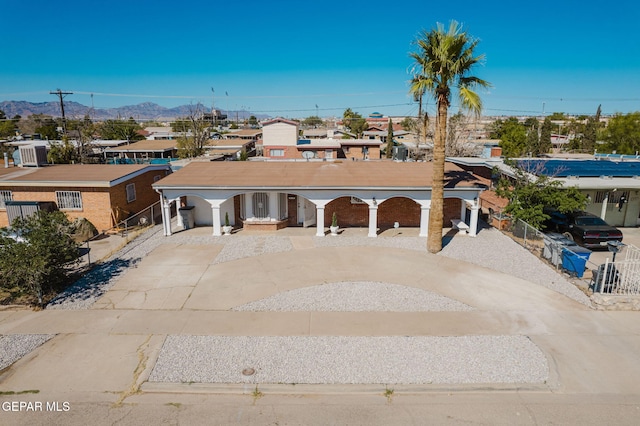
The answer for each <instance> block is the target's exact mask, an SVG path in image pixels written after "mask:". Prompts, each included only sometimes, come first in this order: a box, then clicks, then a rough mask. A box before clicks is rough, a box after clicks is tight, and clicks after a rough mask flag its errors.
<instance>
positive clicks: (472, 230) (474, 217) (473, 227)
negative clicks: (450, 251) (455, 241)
mask: <svg viewBox="0 0 640 426" xmlns="http://www.w3.org/2000/svg"><path fill="white" fill-rule="evenodd" d="M478 210H480V206H479V205H478V204H477V203H474V204H473V205H472V206H471V218H470V219H469V236H470V237H475V236H476V235H478Z"/></svg>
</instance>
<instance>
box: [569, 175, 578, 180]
mask: <svg viewBox="0 0 640 426" xmlns="http://www.w3.org/2000/svg"><path fill="white" fill-rule="evenodd" d="M567 179H571V180H578V179H580V176H578V175H568V176H567Z"/></svg>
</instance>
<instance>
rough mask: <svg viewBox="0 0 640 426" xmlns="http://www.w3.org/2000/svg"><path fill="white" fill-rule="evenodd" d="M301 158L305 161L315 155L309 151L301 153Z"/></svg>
mask: <svg viewBox="0 0 640 426" xmlns="http://www.w3.org/2000/svg"><path fill="white" fill-rule="evenodd" d="M302 156H303V157H304V158H306V159H307V160H309V159H311V158H313V157H314V156H315V154H314V153H313V152H311V151H302Z"/></svg>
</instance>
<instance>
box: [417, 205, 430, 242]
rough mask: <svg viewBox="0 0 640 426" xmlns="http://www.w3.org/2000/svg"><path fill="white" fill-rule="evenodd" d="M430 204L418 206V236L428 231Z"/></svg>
mask: <svg viewBox="0 0 640 426" xmlns="http://www.w3.org/2000/svg"><path fill="white" fill-rule="evenodd" d="M430 210H431V206H429V207H425V206H420V234H418V236H419V237H426V236H427V235H428V233H429V211H430Z"/></svg>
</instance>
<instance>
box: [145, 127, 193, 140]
mask: <svg viewBox="0 0 640 426" xmlns="http://www.w3.org/2000/svg"><path fill="white" fill-rule="evenodd" d="M143 132H144V133H143V135H144V137H145V138H146V139H148V140H156V141H159V140H175V139H178V138H179V137H180V136H184V135H185V133H184V132H174V131H173V129H172V128H171V127H170V126H167V127H158V126H156V127H145V128H144V131H143ZM187 136H191V132H190V131H189V132H188V133H187Z"/></svg>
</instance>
